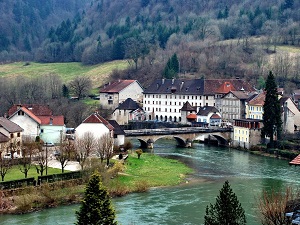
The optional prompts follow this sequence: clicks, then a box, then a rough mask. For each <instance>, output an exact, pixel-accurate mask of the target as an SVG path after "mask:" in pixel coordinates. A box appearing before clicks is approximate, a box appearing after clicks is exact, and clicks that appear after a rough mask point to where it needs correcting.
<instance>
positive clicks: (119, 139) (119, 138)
mask: <svg viewBox="0 0 300 225" xmlns="http://www.w3.org/2000/svg"><path fill="white" fill-rule="evenodd" d="M114 141H115V143H114V145H115V146H120V145H124V143H125V136H124V135H117V138H115V140H114Z"/></svg>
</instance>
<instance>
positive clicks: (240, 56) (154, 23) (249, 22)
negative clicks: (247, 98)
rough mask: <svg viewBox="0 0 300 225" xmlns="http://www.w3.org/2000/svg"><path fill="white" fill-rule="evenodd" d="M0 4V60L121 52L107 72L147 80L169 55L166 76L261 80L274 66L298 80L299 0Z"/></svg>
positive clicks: (86, 57) (98, 59) (289, 86)
mask: <svg viewBox="0 0 300 225" xmlns="http://www.w3.org/2000/svg"><path fill="white" fill-rule="evenodd" d="M0 12H1V13H0V15H1V19H0V24H1V25H0V26H1V29H0V61H1V62H2V63H3V64H4V63H10V62H16V61H28V62H30V61H36V62H41V63H52V62H81V63H82V64H85V65H94V64H99V63H103V62H107V61H113V60H120V59H126V60H128V63H129V65H130V67H129V68H128V69H126V70H119V71H118V70H115V71H114V72H113V73H112V74H111V79H117V78H124V79H138V80H139V81H140V83H142V85H143V86H144V87H147V86H148V85H149V84H150V83H151V82H152V81H153V80H154V79H156V78H161V77H162V76H165V77H167V76H166V73H165V71H166V68H168V67H169V66H170V65H171V64H172V63H171V62H172V61H174V59H175V62H176V71H175V73H171V75H170V74H168V76H169V77H167V78H170V77H181V78H197V77H207V78H233V77H239V78H244V79H246V80H248V81H250V82H251V83H252V84H253V85H254V86H255V87H256V88H262V87H263V85H264V79H265V78H266V77H267V74H268V73H269V71H270V70H272V72H273V74H274V75H275V77H276V79H277V83H278V84H279V86H281V87H284V88H285V89H286V92H291V91H292V90H294V89H296V88H300V82H299V73H300V49H299V46H300V1H299V0H280V1H275V0H266V1H263V2H262V1H258V0H252V1H250V0H245V1H237V0H185V1H182V0H131V1H125V0H64V1H60V0H46V1H39V0H15V1H6V0H0ZM173 72H174V71H173ZM53 77H54V76H48V77H45V80H47V79H55V78H53ZM28 82H30V81H28ZM40 82H42V81H40ZM2 83H3V82H2ZM7 83H14V82H13V81H12V80H10V81H8V82H7ZM24 84H25V83H24ZM24 84H22V85H24ZM14 85H17V84H14ZM99 86H100V84H99ZM50 98H51V95H50ZM15 100H16V99H15ZM30 101H32V99H31V100H30ZM12 102H14V101H12Z"/></svg>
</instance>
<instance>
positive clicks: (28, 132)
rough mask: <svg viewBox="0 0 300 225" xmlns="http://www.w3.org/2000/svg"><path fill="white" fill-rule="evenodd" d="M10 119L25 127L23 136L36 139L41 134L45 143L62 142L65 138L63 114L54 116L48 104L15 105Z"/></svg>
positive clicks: (10, 112)
mask: <svg viewBox="0 0 300 225" xmlns="http://www.w3.org/2000/svg"><path fill="white" fill-rule="evenodd" d="M8 119H9V120H10V121H12V122H14V123H16V124H18V125H19V126H20V127H22V128H23V130H24V131H23V136H25V137H28V138H31V139H32V140H35V138H36V137H37V136H40V138H41V140H42V141H43V142H44V143H57V144H58V143H60V142H61V140H62V139H63V138H64V137H63V135H64V133H65V125H64V117H63V116H62V115H58V116H54V115H53V114H52V110H51V109H50V108H49V107H48V106H46V105H38V104H24V105H13V106H12V107H11V108H10V109H9V111H8Z"/></svg>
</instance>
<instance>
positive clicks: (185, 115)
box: [165, 102, 197, 124]
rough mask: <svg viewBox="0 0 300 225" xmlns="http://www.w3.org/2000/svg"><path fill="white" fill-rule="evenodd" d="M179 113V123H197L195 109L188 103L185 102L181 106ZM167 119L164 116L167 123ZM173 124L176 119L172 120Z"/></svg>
mask: <svg viewBox="0 0 300 225" xmlns="http://www.w3.org/2000/svg"><path fill="white" fill-rule="evenodd" d="M180 112H181V117H180V118H182V119H181V121H180V123H182V124H188V123H193V122H196V121H197V115H196V113H197V107H194V106H191V104H190V103H189V102H185V103H184V104H183V106H182V108H181V109H180ZM167 120H168V118H167V116H166V118H165V121H167ZM174 120H175V121H174V122H177V121H176V117H175V118H174Z"/></svg>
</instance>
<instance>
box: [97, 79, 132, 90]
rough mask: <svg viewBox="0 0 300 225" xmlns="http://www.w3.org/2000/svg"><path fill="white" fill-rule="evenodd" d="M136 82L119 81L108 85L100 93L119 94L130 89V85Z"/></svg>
mask: <svg viewBox="0 0 300 225" xmlns="http://www.w3.org/2000/svg"><path fill="white" fill-rule="evenodd" d="M135 81H136V80H118V81H114V82H112V83H110V84H108V85H105V86H104V88H103V89H101V90H100V93H119V92H120V91H122V90H123V89H124V88H126V87H128V86H129V85H130V84H132V83H134V82H135Z"/></svg>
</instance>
